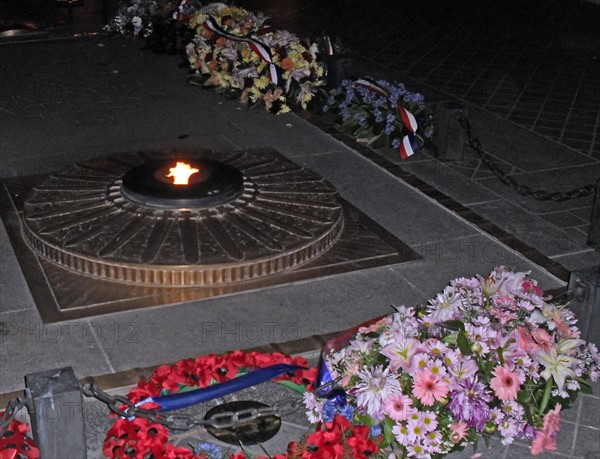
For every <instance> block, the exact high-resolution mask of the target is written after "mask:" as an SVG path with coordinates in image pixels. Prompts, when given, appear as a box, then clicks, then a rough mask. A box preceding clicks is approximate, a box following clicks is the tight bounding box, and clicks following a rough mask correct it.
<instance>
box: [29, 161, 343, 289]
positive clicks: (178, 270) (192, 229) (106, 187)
mask: <svg viewBox="0 0 600 459" xmlns="http://www.w3.org/2000/svg"><path fill="white" fill-rule="evenodd" d="M196 154H197V155H198V157H200V158H204V159H212V160H217V159H218V160H221V161H222V162H224V163H227V164H231V165H233V166H235V167H236V168H238V169H239V170H240V171H241V172H242V174H243V176H244V192H243V194H242V195H241V196H239V197H238V198H236V199H235V200H233V201H231V202H229V203H226V204H222V205H219V206H216V207H212V208H204V209H187V210H178V209H155V208H154V209H153V208H150V207H145V206H143V205H140V204H137V203H133V202H131V201H128V200H127V199H125V198H124V197H123V196H122V195H121V192H120V181H121V179H122V177H123V175H124V174H125V173H126V172H127V171H128V170H130V169H131V168H132V167H135V166H137V165H139V164H142V163H144V162H145V161H149V160H156V159H157V158H165V156H166V157H168V158H173V159H176V158H180V157H181V154H180V153H176V152H175V153H170V154H166V155H165V153H155V154H141V153H138V154H128V155H120V156H113V157H106V158H101V159H97V160H92V161H87V162H85V163H82V164H79V165H74V166H72V167H71V168H68V169H66V170H65V171H63V172H61V173H58V174H54V175H52V176H50V177H49V178H48V179H46V180H45V181H43V182H42V183H40V184H39V185H38V186H36V187H35V188H34V189H33V191H32V192H31V194H30V195H29V196H28V198H27V200H26V202H25V205H24V209H23V215H24V222H25V224H24V227H23V233H24V238H25V240H26V241H27V242H28V243H29V245H30V246H31V247H32V248H33V249H34V250H35V251H36V252H37V253H39V254H40V255H42V256H43V257H45V258H46V259H48V260H50V261H52V262H54V263H56V264H58V265H60V266H62V267H64V268H67V269H69V270H72V271H75V272H77V273H80V274H84V275H87V276H92V277H95V278H100V279H105V280H111V281H117V282H122V283H129V284H136V285H146V286H160V287H165V286H168V287H189V286H215V285H221V284H227V283H231V282H240V281H246V280H253V279H258V278H261V277H265V276H269V275H273V274H277V273H280V272H283V271H286V270H289V269H293V268H295V267H298V266H300V265H301V264H303V263H306V262H308V261H310V260H313V259H315V258H316V257H318V256H319V255H321V254H322V253H323V252H325V251H327V250H328V249H329V248H330V247H331V246H332V245H333V244H334V243H335V242H336V240H337V239H338V237H339V235H340V234H341V232H342V229H343V210H342V205H341V203H340V202H339V200H338V199H337V193H336V191H335V189H334V188H333V187H332V186H331V185H330V184H329V183H327V182H326V181H325V180H323V179H322V178H321V177H319V176H318V175H316V174H314V173H313V172H310V171H307V170H305V169H303V168H300V167H299V166H297V165H296V164H294V163H292V162H290V161H288V160H287V159H285V158H284V157H282V156H281V155H279V154H277V153H276V152H273V151H272V150H265V151H262V150H260V151H249V152H236V153H214V152H199V153H196Z"/></svg>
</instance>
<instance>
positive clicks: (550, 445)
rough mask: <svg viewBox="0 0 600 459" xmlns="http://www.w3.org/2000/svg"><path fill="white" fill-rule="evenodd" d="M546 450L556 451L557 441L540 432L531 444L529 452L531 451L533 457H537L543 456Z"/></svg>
mask: <svg viewBox="0 0 600 459" xmlns="http://www.w3.org/2000/svg"><path fill="white" fill-rule="evenodd" d="M545 449H547V450H550V451H556V440H555V439H554V437H553V436H551V435H548V434H547V433H545V432H542V431H541V430H538V431H537V432H536V436H535V438H534V439H533V441H532V442H531V448H530V449H529V450H530V451H531V454H532V455H534V456H537V455H539V454H542V452H543V451H544V450H545Z"/></svg>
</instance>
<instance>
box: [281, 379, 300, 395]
mask: <svg viewBox="0 0 600 459" xmlns="http://www.w3.org/2000/svg"><path fill="white" fill-rule="evenodd" d="M278 383H279V384H281V385H282V386H285V387H287V388H288V389H292V390H293V391H295V392H298V393H299V394H303V393H305V392H306V386H304V385H302V384H298V383H294V382H292V381H278Z"/></svg>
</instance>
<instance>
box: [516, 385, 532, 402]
mask: <svg viewBox="0 0 600 459" xmlns="http://www.w3.org/2000/svg"><path fill="white" fill-rule="evenodd" d="M532 397H533V396H532V395H531V392H530V391H528V390H527V389H525V390H522V391H519V393H518V394H517V401H518V402H521V403H522V404H523V405H526V404H527V403H529V402H531V399H532Z"/></svg>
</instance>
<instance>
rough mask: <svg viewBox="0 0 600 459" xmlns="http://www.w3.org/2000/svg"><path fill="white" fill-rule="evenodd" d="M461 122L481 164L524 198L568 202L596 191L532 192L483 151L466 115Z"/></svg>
mask: <svg viewBox="0 0 600 459" xmlns="http://www.w3.org/2000/svg"><path fill="white" fill-rule="evenodd" d="M459 121H460V123H461V125H462V127H463V129H464V130H465V132H466V134H467V142H468V144H469V146H470V147H471V148H472V149H473V150H475V151H476V152H477V154H478V155H479V157H480V158H481V162H482V163H483V164H485V165H486V166H487V168H488V169H489V170H491V171H492V172H493V173H494V175H496V177H498V178H499V179H500V181H501V182H502V183H504V184H505V185H507V186H510V187H512V188H514V189H515V190H516V191H517V192H518V193H519V194H521V195H523V196H532V197H534V198H535V199H537V200H538V201H557V202H561V201H568V200H570V199H576V198H581V197H583V196H589V195H591V194H593V193H594V192H595V191H596V185H595V184H589V185H585V186H583V187H580V188H575V189H573V190H570V191H557V192H552V193H551V192H548V191H544V190H532V189H531V188H530V187H528V186H527V185H522V184H519V183H517V181H516V180H515V179H514V178H513V177H511V176H509V175H507V174H506V172H504V171H503V170H502V169H501V168H500V167H499V166H498V165H497V164H496V163H495V162H494V160H493V159H492V157H491V156H490V155H489V154H487V153H486V152H485V151H483V147H482V145H481V141H480V140H479V139H478V138H477V137H475V136H473V132H472V130H471V123H470V121H469V120H468V118H467V117H466V116H464V114H462V113H461V114H460V118H459Z"/></svg>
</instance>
